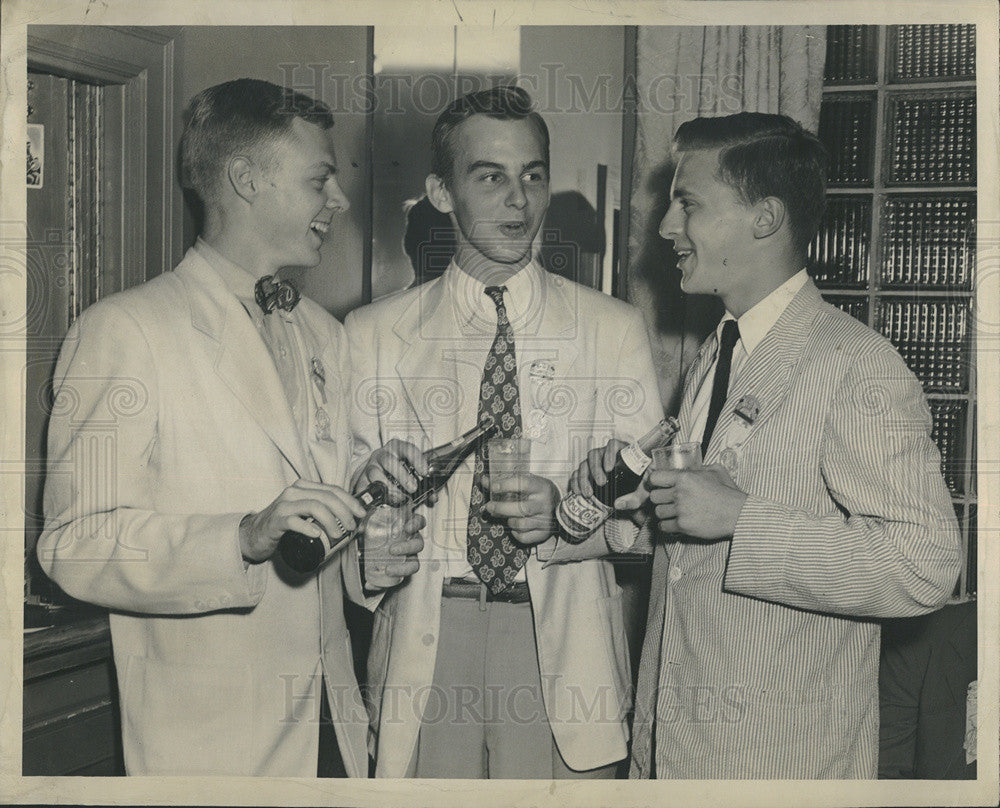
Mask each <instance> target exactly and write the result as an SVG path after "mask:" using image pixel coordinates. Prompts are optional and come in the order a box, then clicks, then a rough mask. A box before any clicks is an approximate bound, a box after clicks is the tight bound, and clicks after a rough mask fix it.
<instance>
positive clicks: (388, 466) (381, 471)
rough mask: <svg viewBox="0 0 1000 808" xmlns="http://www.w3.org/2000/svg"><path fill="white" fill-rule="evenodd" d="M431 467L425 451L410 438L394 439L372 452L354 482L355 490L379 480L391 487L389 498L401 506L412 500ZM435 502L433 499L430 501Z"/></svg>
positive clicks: (392, 502)
mask: <svg viewBox="0 0 1000 808" xmlns="http://www.w3.org/2000/svg"><path fill="white" fill-rule="evenodd" d="M429 472H430V468H429V466H428V464H427V460H426V459H425V458H424V453H423V452H422V451H421V450H420V448H419V447H417V446H415V445H414V444H412V443H410V442H409V441H405V440H399V439H398V438H393V439H392V440H390V441H389V442H388V443H386V444H385V445H384V446H381V447H379V448H378V449H376V450H375V451H374V452H372V454H371V457H369V458H368V462H367V463H366V464H365V467H364V469H363V470H362V471H361V474H360V475H359V476H358V479H357V481H356V482H355V486H354V487H355V490H358V489H361V488H364V487H365V486H367V485H370V484H371V483H373V482H376V481H380V482H382V483H384V484H385V486H386V488H387V489H388V492H389V493H388V497H387V499H386V501H387V502H388V503H389V504H390V505H402V504H403V503H404V502H406V501H407V500H409V499H410V498H411V497H412V496H413V495H414V494H415V493H416V492H417V489H418V487H419V486H420V480H421V479H422V478H424V477H426V476H427V474H428V473H429ZM430 501H431V502H432V503H433V501H434V500H433V499H431V500H430Z"/></svg>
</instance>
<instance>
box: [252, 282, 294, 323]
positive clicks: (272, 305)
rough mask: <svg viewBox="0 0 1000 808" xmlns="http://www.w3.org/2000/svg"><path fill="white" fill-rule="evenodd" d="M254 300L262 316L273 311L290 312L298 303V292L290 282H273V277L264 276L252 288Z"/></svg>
mask: <svg viewBox="0 0 1000 808" xmlns="http://www.w3.org/2000/svg"><path fill="white" fill-rule="evenodd" d="M253 296H254V300H256V301H257V305H258V306H260V308H261V311H263V312H264V314H270V313H271V312H272V311H274V310H275V309H284V310H285V311H291V310H292V309H294V308H295V304H296V303H298V302H299V290H298V289H296V288H295V286H293V285H292V282H291V281H279V280H275V278H274V275H265V276H264V277H263V278H261V279H260V280H259V281H257V283H256V284H254V287H253Z"/></svg>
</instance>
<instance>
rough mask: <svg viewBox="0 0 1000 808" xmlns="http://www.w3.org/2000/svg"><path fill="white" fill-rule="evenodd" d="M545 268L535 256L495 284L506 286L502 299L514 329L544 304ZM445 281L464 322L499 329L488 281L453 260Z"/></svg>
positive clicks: (490, 330) (491, 330)
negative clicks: (487, 287) (488, 293)
mask: <svg viewBox="0 0 1000 808" xmlns="http://www.w3.org/2000/svg"><path fill="white" fill-rule="evenodd" d="M544 272H545V270H544V269H542V267H541V266H540V265H539V264H538V262H537V260H535V259H534V258H532V259H531V260H530V261H529V262H528V263H527V264H525V265H524V266H523V267H522V268H521V269H519V270H518V271H517V272H515V273H514V274H513V275H511V276H510V277H509V278H507V280H505V281H504V282H503V283H502V284H495V285H499V286H505V287H506V288H507V291H506V293H504V296H503V302H504V307H505V308H506V310H507V319H508V320H510V323H511V327H512V328H514V329H515V330H516V329H517V328H518V327H519V326H521V325H523V324H524V323H525V322H527V321H528V319H529V318H530V317H531V316H532V315H533V314H534V313H535V312H536V311H537V309H538V306H539V305H540V304H541V301H542V288H543V283H544ZM444 282H445V284H446V285H447V286H446V288H447V290H448V293H449V294H450V295H451V298H452V300H453V301H454V303H455V308H456V312H457V314H458V316H459V319H460V321H461V322H462V323H467V324H475V325H476V326H477V328H480V329H482V330H484V331H487V332H489V333H493V332H494V331H495V330H496V325H497V309H496V306H495V305H494V303H493V300H492V299H491V298H490V297H489V295H487V294H486V284H485V283H483V282H482V281H480V280H478V279H476V278H473V277H472V276H471V275H469V274H468V273H467V272H464V271H463V270H462V268H461V267H460V266H459V265H458V264H456V263H455V261H454V260H452V262H451V264H449V265H448V269H447V270H446V271H445V277H444ZM491 285H494V284H491Z"/></svg>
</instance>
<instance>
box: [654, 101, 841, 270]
mask: <svg viewBox="0 0 1000 808" xmlns="http://www.w3.org/2000/svg"><path fill="white" fill-rule="evenodd" d="M673 147H674V151H676V152H685V151H691V150H695V149H720V152H719V175H720V176H719V179H721V180H722V181H723V182H725V183H726V184H727V185H729V186H730V187H731V188H733V190H735V191H736V193H737V195H738V196H739V197H740V200H741V201H742V202H743V203H744V204H747V205H752V204H754V203H755V202H758V201H760V200H761V199H763V198H764V197H768V196H773V197H776V198H778V199H780V200H781V201H782V202H784V203H785V208H786V209H787V211H788V217H789V225H790V228H791V232H792V237H793V239H794V241H795V246H796V248H797V249H799V250H802V251H803V252H804V251H805V250H806V248H807V247H808V246H809V242H810V241H812V238H813V236H815V235H816V231H817V230H818V229H819V222H820V219H821V218H822V216H823V211H824V210H825V209H826V165H827V154H826V149H824V148H823V144H822V143H820V142H819V139H818V138H817V137H816V136H815V135H814V134H812V133H811V132H808V131H806V130H805V129H803V128H802V126H801V125H800V124H798V123H796V122H795V121H793V120H792V119H791V118H789V117H787V116H785V115H772V114H768V113H763V112H740V113H737V114H736V115H725V116H722V117H718V118H695V119H694V120H693V121H688V122H687V123H683V124H681V125H680V127H678V129H677V133H676V134H675V135H674V146H673Z"/></svg>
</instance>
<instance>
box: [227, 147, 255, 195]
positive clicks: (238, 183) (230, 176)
mask: <svg viewBox="0 0 1000 808" xmlns="http://www.w3.org/2000/svg"><path fill="white" fill-rule="evenodd" d="M226 180H227V181H228V182H229V184H230V186H232V189H233V190H234V191H235V192H236V194H237V195H238V196H239V197H240V198H241V199H245V200H246V201H247V202H253V200H254V197H256V196H257V190H258V189H257V182H258V180H257V170H256V168H255V166H254V164H253V163H252V162H251V161H250V159H249V158H247V157H242V156H240V155H236V156H235V157H231V158H230V159H229V165H227V166H226Z"/></svg>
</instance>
